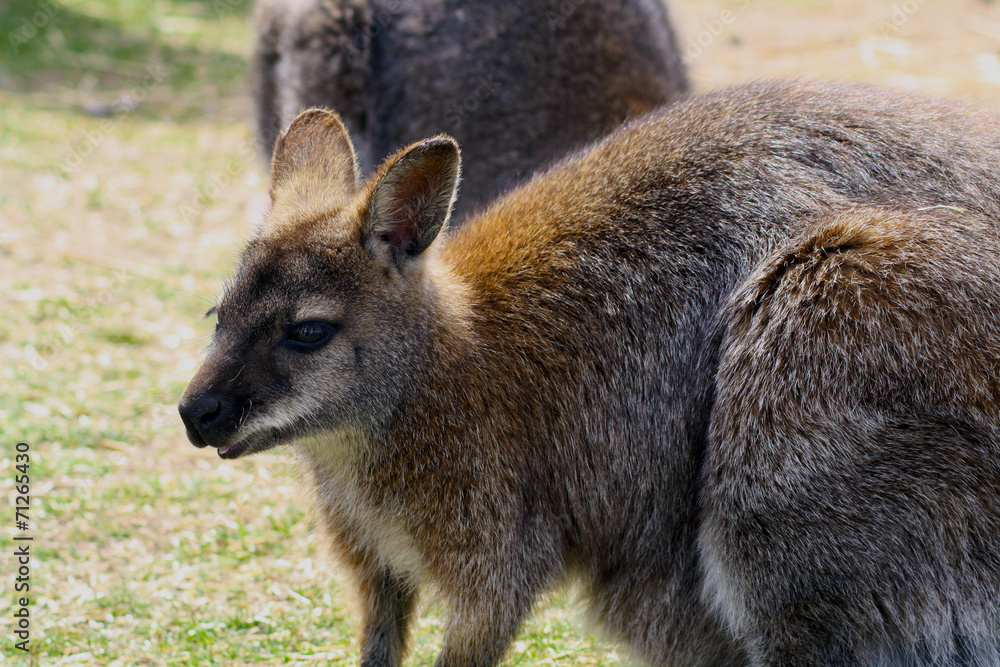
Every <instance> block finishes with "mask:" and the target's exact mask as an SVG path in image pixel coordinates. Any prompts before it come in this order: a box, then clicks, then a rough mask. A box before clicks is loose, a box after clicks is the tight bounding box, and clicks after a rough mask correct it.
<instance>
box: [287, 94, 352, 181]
mask: <svg viewBox="0 0 1000 667" xmlns="http://www.w3.org/2000/svg"><path fill="white" fill-rule="evenodd" d="M296 172H308V173H309V177H310V181H311V182H313V183H315V182H316V181H317V180H319V181H322V182H325V183H326V184H328V185H329V186H330V187H331V188H332V189H335V190H339V191H340V192H342V193H343V194H345V195H352V194H354V192H356V191H357V189H358V181H359V180H360V177H361V176H360V173H359V172H358V160H357V156H356V155H355V153H354V144H352V143H351V138H350V137H349V136H348V134H347V128H346V127H344V123H343V122H342V121H341V120H340V116H338V115H337V114H335V113H333V112H332V111H326V110H325V109H309V110H307V111H303V112H302V113H300V114H299V115H298V116H296V117H295V120H293V121H292V122H291V123H290V124H289V125H288V128H287V129H285V131H284V132H282V133H281V134H280V135H279V136H278V138H277V140H275V142H274V153H273V157H272V158H271V199H272V200H274V197H275V193H276V192H278V191H279V190H280V189H281V186H282V185H284V184H285V183H287V182H288V180H289V177H290V176H291V175H292V174H294V173H296Z"/></svg>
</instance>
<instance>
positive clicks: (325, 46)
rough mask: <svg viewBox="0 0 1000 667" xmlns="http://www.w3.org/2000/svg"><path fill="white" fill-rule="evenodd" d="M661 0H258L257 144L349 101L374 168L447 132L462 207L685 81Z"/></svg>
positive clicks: (266, 145) (669, 96)
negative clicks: (459, 166)
mask: <svg viewBox="0 0 1000 667" xmlns="http://www.w3.org/2000/svg"><path fill="white" fill-rule="evenodd" d="M661 2H662V0H586V1H584V0H504V1H503V2H497V1H496V0H406V1H404V0H258V3H257V8H256V19H255V23H256V25H257V30H258V37H257V46H256V52H255V55H254V59H253V64H252V66H251V72H252V78H253V85H252V87H253V90H254V104H255V107H256V116H257V125H258V137H259V138H260V141H261V154H262V155H265V156H267V157H270V155H271V147H272V144H273V142H274V138H275V136H276V135H277V132H278V130H280V129H281V128H282V127H284V125H285V124H287V123H288V122H289V121H291V120H292V118H294V117H295V116H296V115H297V114H298V113H299V112H300V111H302V110H303V109H306V108H309V107H312V106H322V107H332V108H334V109H336V110H337V111H338V112H339V113H340V115H341V118H342V120H343V121H344V123H345V124H346V125H347V128H348V130H349V131H350V133H351V136H352V137H353V139H354V142H355V146H356V149H357V151H358V156H359V158H360V161H361V167H362V171H363V173H365V174H367V173H369V172H371V171H372V169H373V168H374V167H375V166H376V165H377V163H378V161H379V160H380V159H382V158H384V157H386V156H388V155H390V154H391V153H393V152H395V151H396V150H398V149H399V148H401V147H402V146H406V145H407V144H409V143H411V142H414V141H417V140H420V139H423V138H425V137H427V136H430V135H433V134H437V133H439V132H448V133H450V134H451V136H453V137H454V138H455V139H456V140H458V142H459V144H460V145H461V146H462V150H463V151H464V155H465V164H466V167H465V170H464V174H463V179H462V192H461V195H460V197H459V198H458V200H457V202H456V205H455V206H456V208H455V211H454V212H453V214H452V215H453V218H456V219H457V220H462V219H464V218H465V217H466V215H467V214H468V213H470V212H471V211H474V210H478V209H479V208H481V207H482V205H484V204H486V203H488V202H489V201H491V200H492V199H494V198H495V197H496V196H497V195H498V194H500V193H501V192H502V191H503V190H505V189H507V188H508V187H509V186H511V185H512V184H514V183H516V182H518V181H521V180H523V179H525V178H527V177H529V176H530V175H531V174H532V173H533V172H535V171H536V170H539V169H540V168H541V167H543V166H544V165H546V164H549V163H551V162H552V161H554V160H555V159H556V158H559V157H562V156H563V155H565V154H568V153H569V152H570V151H572V150H574V149H577V148H581V147H583V146H585V145H586V144H588V143H590V142H591V141H593V140H594V139H597V138H598V137H599V136H603V135H604V134H607V133H608V132H609V131H610V130H612V129H613V128H614V127H616V126H618V125H619V124H621V123H622V122H623V121H625V120H626V118H628V117H631V116H638V115H641V114H643V113H645V112H648V111H651V110H652V109H654V108H656V107H658V106H660V105H662V104H665V103H668V102H672V101H674V100H676V99H677V98H678V97H680V96H681V95H682V94H683V93H685V92H686V91H687V90H688V81H687V77H686V75H685V71H684V67H683V64H682V62H681V58H680V53H679V50H678V48H677V42H676V39H675V38H674V35H673V32H672V29H671V26H670V23H669V20H668V16H667V11H666V8H665V7H664V6H663V5H662V4H661ZM454 226H455V223H454V221H453V224H452V227H454Z"/></svg>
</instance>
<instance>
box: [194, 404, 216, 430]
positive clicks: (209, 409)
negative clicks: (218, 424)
mask: <svg viewBox="0 0 1000 667" xmlns="http://www.w3.org/2000/svg"><path fill="white" fill-rule="evenodd" d="M221 413H222V401H220V400H219V399H217V398H206V400H205V401H204V405H203V406H202V412H201V416H200V417H198V423H199V424H200V425H201V427H202V428H208V427H209V426H211V425H212V423H213V422H215V420H216V419H218V418H219V415H220V414H221Z"/></svg>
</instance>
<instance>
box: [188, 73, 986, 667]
mask: <svg viewBox="0 0 1000 667" xmlns="http://www.w3.org/2000/svg"><path fill="white" fill-rule="evenodd" d="M314 113H318V112H314ZM311 118H312V117H311ZM339 127H340V126H339V125H338V124H337V123H335V122H333V121H332V120H331V121H330V122H327V123H319V122H311V123H305V122H302V123H298V124H293V126H292V128H291V130H290V134H292V135H295V136H296V139H297V140H296V141H294V142H286V143H287V145H289V146H302V147H306V148H308V147H310V146H315V145H330V146H335V145H337V144H338V142H339V140H338V137H339V134H338V133H341V132H342V129H338V128H339ZM324 128H325V129H324ZM998 138H1000V121H998V119H997V118H996V117H995V116H992V115H989V114H984V113H979V112H975V111H972V110H969V109H967V108H965V107H962V106H960V105H956V104H949V103H944V102H936V101H929V100H925V99H921V98H917V97H911V96H907V95H902V94H897V93H889V92H884V91H880V90H877V89H872V88H867V87H863V86H854V85H837V84H797V83H773V82H772V83H759V84H754V85H750V86H745V87H739V88H733V89H728V90H723V91H719V92H716V93H713V94H710V95H706V96H703V97H700V98H697V99H690V100H687V101H684V102H681V103H678V104H676V105H674V106H673V107H671V108H668V109H666V110H664V111H660V112H657V113H654V114H651V115H650V116H648V117H646V118H643V119H640V120H638V121H635V122H632V123H630V124H628V125H627V126H625V127H623V128H621V129H619V130H617V131H616V132H614V133H613V134H612V135H611V136H610V137H608V138H607V139H605V140H604V141H602V142H600V143H598V144H597V145H595V146H594V147H593V148H591V149H590V150H588V151H586V152H582V153H580V154H578V155H576V156H574V157H572V158H569V159H567V160H566V161H564V162H563V163H561V164H559V165H557V166H556V167H554V168H553V169H552V170H550V171H549V172H547V173H546V174H544V175H542V176H539V177H537V178H535V179H534V180H532V181H531V182H530V183H528V184H527V185H525V186H523V187H521V188H518V189H516V190H515V191H513V192H512V193H510V194H509V195H507V196H506V197H504V198H503V199H501V200H500V201H499V202H497V203H496V204H494V205H493V206H492V207H490V208H489V209H488V210H487V211H486V212H485V213H484V214H483V215H482V216H481V217H479V218H476V219H473V220H471V221H470V222H469V223H468V224H467V225H466V226H465V227H463V228H462V229H461V230H460V231H459V232H458V233H456V234H452V235H449V236H447V237H439V238H438V239H437V240H435V241H434V243H432V244H431V246H430V248H429V249H428V251H427V252H425V253H423V254H422V255H419V256H416V257H410V258H409V259H408V260H407V262H406V263H405V264H404V265H402V268H399V267H397V266H394V265H393V264H391V263H389V262H386V261H384V260H381V259H379V257H380V256H381V255H380V253H372V254H370V253H368V252H366V251H365V250H364V249H363V248H362V246H361V240H360V239H361V238H363V236H364V233H365V230H366V229H369V228H370V225H371V222H370V221H369V220H368V217H367V216H366V211H367V210H369V208H370V204H369V200H370V198H371V196H372V192H373V191H376V186H377V185H378V184H379V183H380V182H382V183H384V181H382V180H380V179H382V178H383V177H384V175H385V174H387V173H392V174H393V179H394V181H395V182H407V183H409V182H413V183H417V184H418V186H419V188H420V193H419V197H418V201H432V200H434V197H433V196H432V195H440V196H446V195H447V193H448V192H450V188H452V187H453V185H454V179H453V174H454V172H453V171H448V170H449V169H451V170H453V168H454V165H453V164H451V163H450V162H449V161H448V160H442V161H441V165H442V166H440V167H435V166H434V165H433V164H432V163H430V162H428V161H427V160H419V159H415V158H413V156H414V155H419V154H418V153H415V152H414V151H416V150H417V149H418V148H419V145H417V146H414V147H411V148H410V149H407V150H406V151H402V152H401V153H400V154H398V155H397V156H394V158H393V159H392V160H390V161H389V162H388V163H387V164H386V166H384V167H383V168H382V169H381V170H380V173H379V174H378V175H376V177H374V178H373V179H372V180H371V181H370V182H369V183H368V184H367V185H365V186H363V187H361V186H359V187H358V188H357V189H356V191H355V192H354V193H353V194H350V195H343V196H344V197H346V198H345V199H338V198H337V197H340V196H341V195H336V196H333V195H327V194H324V192H323V190H322V189H321V188H319V189H317V190H315V192H316V194H315V195H314V198H313V199H310V198H309V196H308V194H305V195H303V193H308V189H307V188H306V184H308V183H317V184H323V183H325V182H326V181H327V180H328V174H327V171H328V169H329V167H328V165H329V163H330V161H331V159H332V158H331V157H330V156H323V157H322V159H317V160H314V161H313V164H312V165H311V166H310V164H308V163H301V167H300V169H299V171H298V172H296V173H295V174H293V176H295V177H296V178H297V179H298V180H295V179H294V178H293V182H294V183H295V188H296V189H294V190H293V191H289V193H288V194H287V195H286V194H284V191H282V190H279V191H277V193H276V199H275V208H274V211H273V212H272V218H271V220H270V222H269V223H268V225H266V226H265V230H264V232H263V233H262V234H263V235H262V236H261V237H260V238H258V239H256V240H255V241H254V242H252V243H251V245H250V247H249V248H248V249H247V251H246V252H245V253H244V256H243V260H242V262H241V266H240V269H239V271H238V272H237V275H236V277H235V279H234V281H233V282H232V283H231V285H230V286H229V288H228V289H227V291H226V294H225V296H224V297H223V298H222V300H221V302H220V304H219V313H220V322H221V324H222V327H221V328H220V332H219V334H218V336H217V337H216V341H215V342H214V343H213V347H212V349H211V350H210V352H209V355H208V359H207V360H206V364H205V366H204V367H203V368H202V370H201V371H199V374H198V376H197V377H196V378H195V379H194V380H192V382H191V385H190V386H189V388H188V390H187V392H186V393H185V397H184V399H183V400H182V408H181V410H182V414H184V416H185V421H186V423H187V424H188V426H189V429H191V433H192V440H193V441H194V442H195V443H196V444H200V445H205V444H210V445H213V446H216V447H219V448H220V453H225V455H227V456H230V455H231V456H235V455H237V454H233V452H237V453H238V450H237V449H233V447H234V445H233V443H234V442H235V443H237V445H239V446H242V445H240V444H239V443H242V442H249V443H250V444H249V445H247V446H246V447H245V448H244V450H242V451H255V450H258V449H263V448H266V447H267V446H274V445H275V444H278V443H282V442H293V441H294V442H296V443H297V444H296V449H297V451H299V452H301V453H302V455H303V457H304V459H305V461H306V462H307V465H308V466H309V470H310V473H309V475H310V478H311V479H312V481H313V483H314V485H315V488H316V499H317V506H318V508H319V510H320V513H321V515H322V517H323V521H322V524H323V525H324V527H325V528H326V529H327V530H328V532H329V535H330V538H331V541H332V543H333V545H334V547H335V549H336V550H337V552H338V553H339V554H340V555H341V556H342V557H343V559H344V562H345V563H346V564H347V565H348V566H349V567H350V569H351V571H352V572H354V573H355V575H356V576H357V579H358V583H359V589H360V590H361V599H362V606H363V609H364V613H365V618H364V620H363V632H362V641H363V649H362V655H363V656H364V657H363V663H362V664H364V665H366V667H368V666H375V665H378V666H388V665H398V664H400V660H401V656H402V655H403V653H404V650H405V638H406V635H407V628H408V625H409V624H408V620H407V619H408V617H409V615H410V613H411V611H412V609H413V608H414V607H413V604H414V599H415V595H416V591H417V590H419V589H421V588H423V587H426V586H430V587H435V588H436V589H437V590H439V591H440V594H441V596H442V598H443V599H444V600H445V602H446V603H447V604H448V605H449V608H450V610H451V616H450V620H449V622H448V626H447V629H446V636H445V642H444V647H443V650H442V654H441V655H440V656H439V658H438V661H437V663H436V664H437V665H438V667H455V666H458V665H493V664H496V663H497V662H498V661H499V660H500V659H501V657H502V655H503V654H504V652H505V650H506V648H507V646H508V644H509V642H510V640H511V638H512V637H513V636H514V634H515V632H516V631H517V629H518V627H519V626H520V623H521V621H522V620H523V618H524V617H525V616H526V615H527V614H528V613H530V610H531V606H532V603H533V601H534V600H535V599H536V598H537V596H538V595H539V594H540V593H541V592H542V591H544V590H545V589H547V588H549V587H551V586H553V585H555V584H557V583H558V582H560V581H562V580H564V579H565V578H567V577H570V576H572V577H574V578H575V579H577V580H578V581H581V582H582V583H583V585H584V587H585V590H586V592H587V600H588V604H589V608H590V611H591V613H592V615H593V616H594V618H595V619H596V620H597V621H598V622H600V623H601V624H602V625H603V627H604V628H605V629H606V630H607V631H608V632H609V634H610V635H611V636H613V637H615V638H617V639H620V640H621V641H623V642H625V643H627V645H629V646H630V647H631V648H632V649H633V650H634V651H635V653H636V655H637V656H638V657H640V658H642V659H644V660H646V661H647V662H649V663H650V664H656V665H720V666H730V665H741V664H751V665H755V666H765V665H767V666H773V667H786V666H789V665H901V666H902V665H906V666H918V665H919V666H927V667H929V666H931V665H952V666H958V665H980V666H985V665H996V664H997V663H998V658H1000V307H998V304H997V295H998V294H1000V259H998V258H1000V226H998V220H1000V175H998V173H997V171H996V168H997V165H998V163H1000V140H998ZM443 141H444V140H439V143H438V144H436V145H441V146H444V145H445V144H444V143H441V142H443ZM306 148H303V151H302V154H303V155H310V154H311V153H310V152H309V150H306ZM407 156H410V157H409V158H407ZM341 158H342V159H343V160H349V159H350V152H349V151H344V154H343V155H342V156H341ZM404 158H407V159H408V160H409V162H404ZM289 163H297V164H299V162H296V161H295V160H291V161H290V162H289ZM401 164H405V165H407V166H406V167H405V169H407V170H408V169H417V172H416V173H417V174H418V175H422V176H425V177H424V178H421V179H416V180H415V179H409V178H408V177H407V174H406V173H399V170H400V168H401V167H400V165H401ZM438 169H439V170H440V172H439V175H440V179H439V180H438V181H435V180H434V179H432V178H430V177H429V175H430V174H432V173H434V171H435V170H438ZM344 171H345V170H343V169H340V170H339V171H338V173H344ZM404 171H405V170H404ZM448 174H452V175H451V176H448ZM441 223H442V221H441V219H440V215H438V216H437V217H436V218H435V219H434V221H433V222H431V223H427V224H429V225H437V226H439V225H440V224H441ZM386 242H387V243H388V242H389V241H386ZM303 303H309V304H313V305H311V306H310V308H314V309H315V308H317V307H321V308H325V309H327V310H328V311H329V313H331V314H330V315H328V317H330V318H332V319H336V321H337V322H338V325H339V326H340V329H339V330H338V331H339V333H338V334H337V337H335V338H333V339H332V340H331V342H330V343H329V345H328V346H327V347H326V348H324V349H323V350H322V351H320V352H316V353H312V354H310V355H304V356H302V357H301V358H300V357H295V356H294V355H288V354H285V353H281V352H280V340H281V339H280V335H281V334H280V332H281V331H282V327H283V326H285V325H283V324H282V323H283V322H285V321H287V319H285V318H293V317H294V315H291V314H290V313H294V312H295V309H296V308H298V307H300V306H299V304H303ZM317 303H318V304H321V306H316V305H315V304H317ZM323 304H325V305H323ZM309 312H310V313H312V311H309ZM292 321H294V320H292ZM276 336H277V338H276ZM359 351H360V353H359ZM237 369H245V370H242V375H239V374H237V373H236V372H235V370H237ZM235 375H239V379H233V378H234V376H235ZM213 392H215V393H214V394H213ZM206 396H207V397H212V396H219V397H221V399H220V400H222V403H221V405H222V406H223V407H222V412H221V413H218V412H211V411H209V410H214V409H215V403H211V404H206V403H205V400H206ZM247 398H251V399H252V400H253V405H254V409H255V410H257V411H258V412H256V413H254V414H253V415H251V416H250V417H249V419H247V420H246V423H241V422H239V421H238V419H239V417H240V415H241V413H240V410H239V409H237V408H238V406H239V405H240V401H241V400H246V399H247ZM211 400H216V399H214V398H212V399H211ZM206 405H207V407H206ZM199 406H200V407H199ZM203 418H204V419H207V418H211V419H210V422H211V423H209V422H204V424H208V426H206V425H204V424H202V425H199V419H203ZM268 420H270V421H268Z"/></svg>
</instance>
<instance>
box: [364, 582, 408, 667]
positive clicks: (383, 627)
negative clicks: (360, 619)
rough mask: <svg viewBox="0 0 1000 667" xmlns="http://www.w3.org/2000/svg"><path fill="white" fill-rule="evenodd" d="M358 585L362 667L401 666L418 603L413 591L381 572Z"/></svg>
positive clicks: (406, 583) (406, 584)
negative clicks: (411, 618) (412, 618)
mask: <svg viewBox="0 0 1000 667" xmlns="http://www.w3.org/2000/svg"><path fill="white" fill-rule="evenodd" d="M360 583H361V586H360V590H361V603H362V605H363V607H364V625H363V627H362V631H361V667H396V666H397V665H401V664H402V662H403V655H404V653H405V652H406V640H407V638H408V634H409V626H410V616H411V615H412V614H413V610H414V607H415V606H416V601H417V591H416V587H415V586H413V585H412V584H411V583H410V582H408V581H406V580H405V579H403V578H401V577H397V576H395V575H393V573H391V572H390V571H389V570H388V569H384V568H383V569H378V570H374V571H372V572H370V573H368V574H366V575H364V576H362V577H361V582H360Z"/></svg>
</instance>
